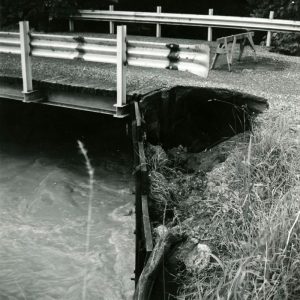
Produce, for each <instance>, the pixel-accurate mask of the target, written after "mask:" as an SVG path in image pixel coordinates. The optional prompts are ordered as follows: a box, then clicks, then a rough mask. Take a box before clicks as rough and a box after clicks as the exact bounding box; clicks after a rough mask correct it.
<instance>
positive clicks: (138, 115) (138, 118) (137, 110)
mask: <svg viewBox="0 0 300 300" xmlns="http://www.w3.org/2000/svg"><path fill="white" fill-rule="evenodd" d="M134 111H135V119H136V126H137V127H141V125H142V117H141V112H140V108H139V104H138V102H137V101H135V102H134Z"/></svg>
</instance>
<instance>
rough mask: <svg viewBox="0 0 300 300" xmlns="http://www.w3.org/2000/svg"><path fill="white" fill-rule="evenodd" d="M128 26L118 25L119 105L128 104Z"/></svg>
mask: <svg viewBox="0 0 300 300" xmlns="http://www.w3.org/2000/svg"><path fill="white" fill-rule="evenodd" d="M126 31H127V30H126V26H118V27H117V105H116V107H117V108H118V107H122V106H124V105H125V104H126V69H125V64H126V60H127V57H126V33H127V32H126Z"/></svg>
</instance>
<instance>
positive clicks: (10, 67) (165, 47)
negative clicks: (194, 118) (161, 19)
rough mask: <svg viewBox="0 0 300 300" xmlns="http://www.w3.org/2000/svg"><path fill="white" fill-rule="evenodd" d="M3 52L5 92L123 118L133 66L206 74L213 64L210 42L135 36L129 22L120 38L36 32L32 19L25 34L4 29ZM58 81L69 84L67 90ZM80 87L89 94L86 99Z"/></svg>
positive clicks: (24, 27)
mask: <svg viewBox="0 0 300 300" xmlns="http://www.w3.org/2000/svg"><path fill="white" fill-rule="evenodd" d="M0 53H2V55H4V56H3V61H5V66H6V67H5V70H3V71H2V72H1V73H2V74H1V76H2V80H1V83H0V87H1V92H0V97H2V98H7V99H14V100H21V101H24V102H38V103H42V104H46V105H53V106H61V107H66V108H73V109H81V110H88V111H94V112H98V113H103V114H110V115H113V116H115V117H119V118H123V117H126V116H127V115H128V103H129V102H130V98H131V97H132V94H133V93H132V92H131V93H128V91H127V89H128V88H127V85H128V83H127V80H126V77H127V68H128V66H132V67H142V68H147V67H150V68H156V69H169V70H179V71H187V72H190V73H193V74H196V75H198V76H200V77H206V76H207V75H208V67H209V47H208V46H207V45H203V44H201V45H199V44H180V45H178V44H174V43H163V42H157V41H156V42H145V41H141V40H131V39H127V35H126V27H125V26H120V27H118V33H117V36H116V38H111V37H110V38H108V37H103V36H102V37H90V36H87V37H85V36H75V35H53V34H52V35H48V34H37V33H30V30H29V23H28V22H20V32H19V33H16V32H0ZM15 55H18V56H20V57H19V58H20V59H18V58H16V56H15ZM33 58H45V59H46V60H41V59H40V60H37V64H36V65H35V64H34V63H35V62H32V59H33ZM51 59H53V61H52V62H50V60H51ZM66 61H73V62H74V61H75V63H73V64H70V63H68V62H66ZM91 63H93V64H91ZM103 64H110V66H109V67H108V69H110V71H111V70H112V69H111V67H112V65H116V69H115V70H113V74H111V73H109V74H108V73H107V71H105V69H106V70H107V67H104V66H103ZM50 65H51V67H50ZM92 65H93V67H92V68H91V66H92ZM35 66H36V69H37V73H36V71H35ZM49 67H50V69H51V74H49V70H48V68H49ZM65 68H66V69H67V71H66V70H65ZM86 68H88V72H85V70H86ZM92 69H93V70H92ZM20 70H21V73H20ZM74 71H75V72H74ZM68 72H70V73H69V74H68ZM95 72H96V73H99V72H100V76H101V78H100V80H99V82H96V81H95V80H96V79H95V77H93V75H91V73H95ZM62 73H63V74H62ZM32 74H33V75H32ZM45 74H47V75H46V76H45ZM77 76H78V77H79V78H80V80H78V77H77ZM98 78H99V76H98ZM58 86H64V87H66V86H68V87H69V88H68V91H67V92H66V91H63V89H58V88H57V87H58ZM53 87H55V88H53ZM76 89H77V91H78V90H81V91H82V92H83V93H84V99H83V95H82V93H78V92H76V91H75V90H76ZM95 91H96V92H95Z"/></svg>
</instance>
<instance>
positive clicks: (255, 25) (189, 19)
mask: <svg viewBox="0 0 300 300" xmlns="http://www.w3.org/2000/svg"><path fill="white" fill-rule="evenodd" d="M74 20H89V21H109V22H110V33H113V32H114V29H113V23H114V22H118V23H146V24H156V36H157V37H160V36H161V25H181V26H201V27H208V33H207V40H208V41H212V28H213V27H218V28H234V29H247V30H259V31H268V39H267V46H270V40H271V31H275V32H298V33H299V32H300V21H291V20H282V19H274V12H273V11H271V12H270V16H269V18H268V19H267V18H254V17H251V18H250V17H235V16H219V15H214V14H213V9H209V11H208V15H197V14H176V13H163V12H162V9H161V7H160V6H158V7H157V11H156V12H133V11H115V10H114V8H113V6H110V9H109V10H83V9H81V10H78V13H76V14H74V15H71V16H70V19H69V24H72V25H70V30H74Z"/></svg>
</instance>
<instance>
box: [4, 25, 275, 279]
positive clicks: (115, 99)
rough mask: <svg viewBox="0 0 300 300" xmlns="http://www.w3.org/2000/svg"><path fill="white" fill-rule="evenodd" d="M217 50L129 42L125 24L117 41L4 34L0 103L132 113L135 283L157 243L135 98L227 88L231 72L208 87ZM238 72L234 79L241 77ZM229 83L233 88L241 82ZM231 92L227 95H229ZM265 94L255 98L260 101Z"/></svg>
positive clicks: (193, 44)
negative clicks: (180, 88)
mask: <svg viewBox="0 0 300 300" xmlns="http://www.w3.org/2000/svg"><path fill="white" fill-rule="evenodd" d="M105 20H106V21H108V19H105ZM109 20H110V19H109ZM113 20H114V19H113ZM155 21H157V19H155ZM267 29H268V28H267ZM269 29H273V27H272V28H269ZM213 47H215V44H213V43H204V42H198V41H190V40H189V41H185V40H176V41H174V40H171V39H163V38H161V39H157V38H144V37H143V38H140V37H130V36H127V34H126V28H125V27H124V26H120V27H118V32H117V36H111V35H85V36H78V35H74V34H73V33H64V34H60V35H53V34H51V35H46V34H39V33H31V32H30V30H29V24H28V23H27V22H21V23H20V32H19V33H17V32H14V33H12V32H1V33H0V55H1V69H0V98H5V99H11V100H14V101H22V102H24V103H35V104H36V105H49V106H58V107H64V108H69V109H78V110H83V111H92V112H95V113H99V114H108V115H111V116H114V117H117V118H122V119H125V118H127V117H128V116H129V115H131V117H132V136H133V141H134V149H135V151H134V152H135V153H137V154H138V155H136V157H135V169H136V191H137V192H136V200H137V205H138V206H137V211H138V212H139V213H138V214H137V215H138V219H137V220H136V224H137V229H138V230H137V232H136V234H137V236H138V238H137V257H136V261H137V268H136V272H137V273H136V275H137V277H136V279H137V278H138V275H139V274H140V273H141V271H142V266H143V261H144V260H145V259H146V258H147V257H148V256H149V253H150V252H151V250H152V247H153V245H152V243H151V240H152V239H151V235H150V234H151V231H150V229H149V216H148V208H147V197H146V194H147V190H146V185H147V183H146V177H147V176H146V172H147V170H146V169H145V157H144V149H143V132H142V124H141V115H140V111H139V107H138V105H137V103H136V102H135V101H134V100H135V99H136V97H137V96H141V95H147V94H149V93H151V92H153V91H156V90H161V89H162V88H165V87H167V88H168V87H172V86H175V85H179V84H181V85H187V86H201V87H203V88H204V89H205V88H207V86H209V87H212V88H222V89H224V82H226V76H227V73H226V76H224V74H223V77H224V79H220V78H216V77H214V76H213V77H212V79H211V80H210V81H209V82H208V81H207V79H206V77H207V75H208V69H209V58H210V51H209V50H210V49H209V48H213ZM212 72H215V71H212ZM245 74H246V76H247V73H245ZM236 75H237V74H233V75H232V76H231V77H230V78H231V79H233V80H238V78H237V77H238V76H236ZM251 78H252V77H251V76H249V77H248V79H250V80H251ZM230 84H231V87H234V85H235V82H231V83H230ZM230 84H229V85H230ZM243 90H244V92H253V93H256V91H253V90H252V87H251V85H246V86H244V87H243ZM227 92H228V91H226V90H222V93H224V95H225V96H226V95H227V94H226V93H227ZM263 92H264V91H263ZM263 92H258V93H257V94H260V96H262V95H263ZM130 103H132V105H131V108H130V105H129V104H130ZM130 109H131V111H130Z"/></svg>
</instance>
